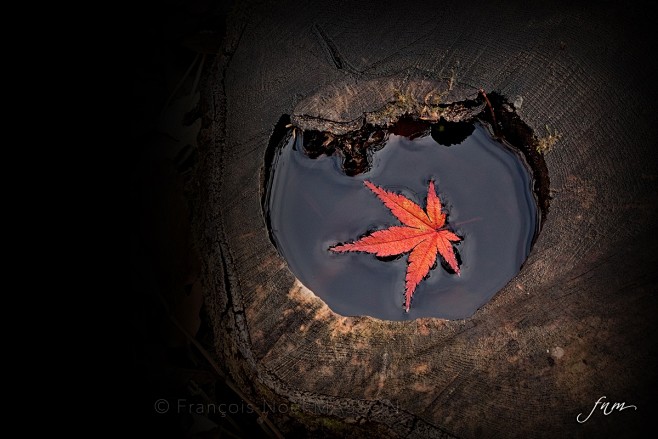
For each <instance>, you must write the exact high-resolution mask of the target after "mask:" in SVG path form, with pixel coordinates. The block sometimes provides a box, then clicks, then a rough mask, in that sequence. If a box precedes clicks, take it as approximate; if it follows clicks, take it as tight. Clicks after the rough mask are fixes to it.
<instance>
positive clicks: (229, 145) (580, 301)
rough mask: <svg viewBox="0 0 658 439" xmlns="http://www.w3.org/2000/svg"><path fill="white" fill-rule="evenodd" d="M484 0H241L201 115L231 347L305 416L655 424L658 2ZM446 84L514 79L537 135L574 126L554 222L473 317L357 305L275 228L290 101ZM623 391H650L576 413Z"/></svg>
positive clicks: (216, 308) (512, 86)
mask: <svg viewBox="0 0 658 439" xmlns="http://www.w3.org/2000/svg"><path fill="white" fill-rule="evenodd" d="M463 3H464V2H440V3H436V2H427V3H424V4H423V3H418V4H414V5H409V4H408V3H406V2H400V3H396V4H394V5H386V6H384V5H381V4H380V3H376V4H367V2H349V3H342V2H331V1H317V2H310V3H303V4H299V2H288V1H283V2H276V3H274V4H259V3H253V4H245V5H240V6H236V8H235V10H234V11H233V15H232V17H231V18H230V20H229V21H228V27H227V35H226V39H225V47H224V50H223V52H222V54H221V55H220V56H219V57H218V59H217V61H216V63H215V65H214V66H213V68H212V70H211V72H210V75H209V77H208V80H207V86H206V89H205V94H204V96H203V106H204V107H203V109H204V112H205V117H204V127H203V129H202V132H201V135H200V139H201V143H202V144H203V149H202V151H201V157H202V160H201V165H200V169H199V174H198V183H199V185H198V194H197V198H196V205H197V217H196V218H197V219H196V226H195V230H196V236H197V241H198V246H199V250H200V253H201V255H202V260H203V261H202V263H203V276H204V283H205V286H204V288H205V291H206V297H205V303H206V308H207V312H208V317H209V319H210V322H211V325H212V328H213V330H214V335H215V345H214V346H212V347H211V350H212V351H213V354H214V355H215V356H216V357H217V358H218V360H219V362H220V363H221V364H224V365H225V367H226V368H227V370H228V371H229V372H230V374H231V376H232V377H233V379H234V380H235V381H236V382H237V383H238V384H239V385H241V386H242V387H243V388H244V389H247V391H248V392H249V393H250V394H251V396H252V398H253V401H255V402H256V403H258V404H261V403H262V404H263V405H264V406H265V411H269V412H270V414H269V416H271V417H272V419H273V420H274V422H275V423H276V424H278V425H279V427H280V428H281V430H282V431H283V432H284V433H285V432H294V431H296V430H293V429H294V428H295V427H294V426H295V425H297V426H299V425H300V424H301V425H303V426H304V428H306V429H308V430H309V431H312V430H314V429H315V430H316V431H320V429H321V430H322V431H323V432H324V433H323V434H330V433H333V434H334V435H336V436H347V437H358V436H369V435H370V436H373V437H382V436H384V437H460V438H475V437H519V438H529V437H567V436H569V437H576V436H587V437H591V436H593V435H600V436H605V437H608V436H618V435H622V434H624V435H626V437H628V435H629V434H631V435H632V433H635V434H637V435H638V436H639V434H640V433H639V432H640V429H641V427H642V426H643V425H645V424H646V425H650V424H649V422H650V418H651V416H652V415H653V412H652V410H653V408H655V403H654V402H653V400H654V399H655V393H654V392H655V387H654V386H653V385H654V384H655V378H654V373H653V370H654V369H655V367H656V365H657V364H656V352H657V350H656V329H657V328H656V323H655V321H656V318H655V311H656V310H658V307H657V306H656V305H657V300H656V284H657V283H656V274H655V272H656V271H655V267H656V266H657V265H658V263H657V262H658V261H657V258H656V256H655V255H656V249H657V248H658V246H657V245H656V236H657V235H656V227H655V225H656V208H655V206H656V203H658V170H657V168H656V163H655V159H654V157H655V152H654V149H655V148H656V145H658V123H656V122H655V111H654V110H655V109H656V102H657V101H658V100H657V99H658V95H657V92H656V88H655V86H654V84H653V81H652V80H653V79H654V78H655V77H656V72H657V71H658V70H657V69H656V61H655V58H654V57H653V54H654V53H656V51H655V48H656V47H655V45H654V43H652V42H651V41H652V38H651V37H652V35H651V33H653V31H652V29H653V24H651V23H650V22H649V19H650V18H651V17H652V16H653V14H652V12H655V11H650V10H649V8H650V7H649V6H641V5H639V6H636V8H635V9H634V10H631V9H627V8H624V7H622V6H621V5H617V4H615V3H612V4H606V5H591V6H588V7H584V6H582V5H572V4H567V3H565V4H564V5H557V4H548V3H546V4H532V5H531V4H528V3H527V2H518V4H510V3H505V4H494V3H491V2H478V3H479V4H478V5H473V4H472V3H471V4H468V5H465V4H463ZM643 8H645V9H643ZM437 84H439V85H437ZM437 87H438V88H437ZM433 88H436V90H437V91H438V92H439V93H440V94H441V96H442V97H443V99H444V101H445V102H456V101H459V100H462V99H466V98H473V97H475V96H476V95H477V93H478V89H479V88H483V89H484V90H487V91H494V90H495V91H496V92H498V93H500V94H501V95H503V96H506V97H507V98H508V99H509V100H510V102H514V105H515V107H516V109H517V113H518V114H519V115H520V116H521V117H522V118H523V120H524V121H525V122H526V123H527V124H528V125H529V126H530V127H531V128H532V129H533V130H534V133H535V135H536V136H537V138H538V139H544V140H547V139H548V140H554V139H555V138H556V133H557V136H559V137H558V140H557V141H556V142H552V141H551V142H549V143H548V144H546V146H550V148H549V149H547V150H546V151H545V160H546V163H547V167H548V172H549V176H550V187H551V197H552V200H551V205H550V212H549V214H548V216H547V218H546V221H545V222H544V224H543V229H542V232H541V234H540V235H539V237H538V239H537V241H536V244H535V245H534V247H533V250H532V252H531V254H530V256H529V258H528V260H527V261H526V263H525V264H524V266H523V268H522V270H521V272H520V273H519V274H518V275H517V276H516V277H515V278H514V279H513V280H512V281H510V282H509V284H508V285H507V286H506V287H505V288H503V289H502V290H501V291H500V292H499V293H498V294H497V295H496V296H495V297H494V298H493V299H492V300H491V301H490V302H489V303H488V304H486V305H485V306H484V307H482V308H481V309H479V310H478V311H477V312H476V313H475V314H474V315H473V316H472V317H471V318H468V319H465V320H457V321H447V320H440V319H419V320H413V321H409V322H389V321H380V320H376V319H372V318H369V317H343V316H340V315H337V314H335V313H333V312H332V311H331V310H330V309H329V308H328V307H327V306H326V305H325V304H324V303H323V302H322V301H321V300H320V299H319V298H318V297H316V296H315V295H314V294H313V292H312V291H310V290H308V289H307V288H305V287H304V286H303V285H301V284H300V283H299V282H298V281H297V280H296V279H295V277H294V276H293V275H292V274H291V272H290V271H289V269H288V267H287V265H286V262H285V261H284V260H283V259H282V258H281V257H280V256H279V255H278V253H277V251H276V249H275V248H274V246H273V245H272V243H271V242H270V240H269V238H268V232H267V229H266V223H265V220H264V218H263V213H262V210H261V197H262V190H263V181H262V179H263V167H264V157H265V151H266V148H267V146H268V142H269V139H270V136H271V134H272V131H273V129H274V126H275V124H276V122H277V121H278V120H279V118H280V117H281V116H282V115H285V114H287V115H293V117H295V116H299V117H302V116H314V117H320V118H322V119H326V120H328V121H330V122H333V123H339V124H340V123H342V124H343V125H344V124H346V123H349V122H350V121H356V120H359V117H362V116H363V114H364V113H366V112H371V111H376V110H379V109H381V108H382V107H383V106H384V105H386V104H387V103H389V102H393V101H395V99H396V93H400V92H402V93H407V94H408V95H410V96H414V97H417V98H418V97H421V96H422V94H423V93H424V92H426V91H428V90H430V89H433ZM549 135H552V136H553V137H551V138H549ZM602 396H605V397H606V399H605V401H608V402H610V406H612V404H613V403H615V402H619V403H621V402H625V403H626V405H630V404H633V405H635V406H637V410H634V409H632V408H631V409H627V410H623V411H618V410H615V411H614V412H613V413H610V414H609V415H607V416H606V415H605V414H604V413H603V412H602V411H601V410H600V407H601V406H600V405H599V409H597V410H596V411H595V412H594V413H593V414H592V415H591V418H590V419H588V420H587V422H584V423H580V422H577V419H576V417H577V416H578V415H579V414H580V413H583V415H582V417H581V418H580V419H581V420H582V419H583V418H584V417H585V416H586V415H587V414H588V413H589V412H590V411H591V410H592V407H593V406H594V404H595V402H596V401H597V400H598V399H599V398H600V397H602ZM260 408H261V409H263V406H261V407H260ZM608 411H609V410H608ZM311 435H313V434H312V433H311Z"/></svg>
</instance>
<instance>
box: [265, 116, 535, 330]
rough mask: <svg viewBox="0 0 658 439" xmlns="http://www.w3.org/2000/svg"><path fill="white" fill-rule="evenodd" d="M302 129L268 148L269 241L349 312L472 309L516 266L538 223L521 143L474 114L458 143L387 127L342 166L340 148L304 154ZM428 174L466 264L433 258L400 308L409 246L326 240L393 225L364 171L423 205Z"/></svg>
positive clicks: (442, 313) (415, 313) (403, 316)
mask: <svg viewBox="0 0 658 439" xmlns="http://www.w3.org/2000/svg"><path fill="white" fill-rule="evenodd" d="M302 136H303V134H301V133H300V131H299V130H298V131H297V135H296V136H293V135H292V133H289V134H288V135H287V136H286V137H285V138H284V140H283V141H282V143H281V145H280V146H279V148H278V150H277V151H276V153H275V155H274V161H273V163H272V167H271V171H270V182H269V185H268V188H267V191H268V196H267V198H266V205H265V210H266V212H265V213H266V215H267V216H268V219H269V224H270V231H271V235H272V238H273V240H274V243H275V245H276V247H277V249H278V250H279V252H280V253H281V255H282V256H283V257H284V258H285V259H286V261H287V262H288V264H289V266H290V269H291V270H292V272H293V273H294V274H295V276H297V278H298V279H299V280H300V281H301V282H302V283H303V284H304V285H306V286H307V287H308V288H309V289H311V290H312V291H313V292H314V293H315V294H316V295H318V296H319V297H321V298H322V299H323V300H324V301H325V302H326V303H327V304H328V305H329V307H330V308H331V309H332V310H334V311H335V312H337V313H338V314H341V315H345V316H355V315H368V316H372V317H375V318H379V319H386V320H409V319H414V318H419V317H439V318H446V319H461V318H466V317H469V316H471V315H472V314H473V313H474V312H475V311H476V310H477V309H478V308H479V307H481V306H482V305H483V304H485V303H486V302H487V301H488V300H489V299H491V297H492V296H493V295H494V294H496V292H498V291H499V290H500V289H501V288H502V287H504V286H505V285H506V284H507V283H508V282H509V281H510V279H512V278H513V277H514V276H515V275H516V274H517V273H518V272H519V270H520V268H521V265H522V264H523V262H524V261H525V259H526V257H527V256H528V253H529V251H530V247H531V245H532V242H533V239H534V237H535V234H536V233H537V230H538V222H539V215H538V208H537V202H536V201H535V198H534V197H533V192H532V185H533V181H532V176H531V173H530V171H529V169H528V167H527V166H526V165H525V162H524V161H523V159H522V157H521V155H520V154H519V153H518V152H517V151H516V150H513V149H512V148H510V147H509V146H507V145H505V144H504V143H502V142H500V141H498V140H495V139H493V138H492V136H491V135H490V134H489V132H488V130H487V128H486V127H485V126H483V125H481V124H480V123H476V124H475V125H474V130H473V132H472V134H471V135H470V136H468V137H467V138H466V139H465V140H464V141H462V142H461V143H459V144H457V145H452V146H450V147H447V146H443V145H439V144H438V143H437V142H436V141H435V140H434V139H433V138H432V137H431V136H430V135H425V136H422V137H418V138H415V139H413V140H410V139H409V138H406V137H403V136H399V135H395V134H389V135H388V138H387V140H386V143H385V145H384V147H383V148H382V149H380V150H378V151H376V152H374V153H373V157H372V166H371V168H370V170H369V171H367V172H365V173H363V174H359V175H357V176H347V175H345V173H344V172H343V171H342V169H341V160H340V158H339V157H336V156H335V155H334V156H331V157H328V156H326V155H322V156H320V157H317V158H309V157H308V156H307V155H306V154H304V152H303V146H302V145H303V139H302ZM430 179H432V180H434V182H435V184H436V188H437V191H438V193H439V196H440V198H441V201H442V203H443V207H444V212H447V213H448V217H447V221H448V224H449V226H450V228H451V229H452V230H453V231H455V232H456V233H457V234H458V235H459V236H461V237H462V238H463V240H462V241H461V242H460V243H458V244H457V245H456V247H455V248H456V250H457V252H458V253H459V258H460V260H461V264H460V269H461V276H456V275H455V274H451V273H449V272H448V271H447V270H446V269H445V268H444V267H442V266H441V264H438V265H437V266H436V267H434V268H433V269H432V270H431V271H430V274H429V277H428V278H426V279H425V280H423V281H422V282H421V283H420V284H419V285H418V287H417V288H416V291H415V293H414V296H413V301H412V303H411V309H410V311H409V313H406V312H405V311H404V307H403V304H404V279H405V273H406V264H407V257H408V255H407V254H405V255H403V256H402V257H400V258H398V259H395V260H389V261H383V260H380V259H377V258H376V257H375V256H374V255H371V254H366V253H342V254H337V253H333V252H330V251H329V250H328V248H329V247H330V246H332V245H335V244H337V243H343V242H350V241H353V240H355V239H357V238H359V237H360V236H362V235H364V234H365V233H367V232H371V231H374V230H377V229H384V228H387V227H389V226H392V225H399V224H400V223H399V221H398V220H397V219H396V218H395V217H394V216H393V215H392V214H391V213H390V211H389V210H388V209H387V208H386V207H385V206H384V205H383V204H382V203H381V202H380V201H379V200H378V199H377V197H376V196H375V195H374V194H373V193H372V192H370V190H368V189H367V188H366V187H365V186H364V184H363V181H364V180H369V181H372V182H373V183H375V184H376V185H378V186H383V187H384V188H385V189H387V190H390V191H395V192H399V193H402V194H403V195H405V196H407V197H408V198H410V199H412V200H414V201H415V202H416V203H418V204H420V205H421V206H422V207H423V208H424V207H425V197H426V194H427V186H428V182H429V180H430Z"/></svg>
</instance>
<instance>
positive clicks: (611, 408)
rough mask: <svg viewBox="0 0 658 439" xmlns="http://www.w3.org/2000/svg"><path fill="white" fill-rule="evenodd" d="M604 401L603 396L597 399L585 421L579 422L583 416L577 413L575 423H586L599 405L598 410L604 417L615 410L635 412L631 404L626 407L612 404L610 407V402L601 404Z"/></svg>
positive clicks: (635, 408)
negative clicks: (631, 410)
mask: <svg viewBox="0 0 658 439" xmlns="http://www.w3.org/2000/svg"><path fill="white" fill-rule="evenodd" d="M604 400H605V396H602V397H600V398H599V399H597V400H596V402H595V403H594V407H592V410H591V411H590V412H589V415H587V417H586V418H585V419H583V420H582V421H581V420H580V418H581V416H583V414H582V413H578V416H576V421H578V422H579V423H580V424H584V423H585V422H587V420H588V419H589V418H591V417H592V413H594V410H596V408H597V407H598V406H599V405H600V406H601V407H599V410H601V411H603V415H604V416H608V415H609V414H611V413H612V412H614V411H615V410H617V411H620V412H621V411H622V410H626V409H633V410H637V406H635V405H633V404H629V405H626V403H625V402H615V403H612V405H610V402H603V401H604Z"/></svg>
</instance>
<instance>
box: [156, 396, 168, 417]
mask: <svg viewBox="0 0 658 439" xmlns="http://www.w3.org/2000/svg"><path fill="white" fill-rule="evenodd" d="M153 409H154V410H155V412H156V413H158V414H160V415H162V414H165V413H167V412H168V411H169V401H167V400H166V399H158V400H157V401H155V404H153Z"/></svg>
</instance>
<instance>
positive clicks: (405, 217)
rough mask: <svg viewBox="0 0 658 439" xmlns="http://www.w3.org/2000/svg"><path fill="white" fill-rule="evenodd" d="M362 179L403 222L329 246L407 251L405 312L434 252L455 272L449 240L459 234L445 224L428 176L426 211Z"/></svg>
mask: <svg viewBox="0 0 658 439" xmlns="http://www.w3.org/2000/svg"><path fill="white" fill-rule="evenodd" d="M364 183H365V185H366V186H367V187H368V189H370V190H371V191H373V192H374V193H375V194H376V195H377V197H378V198H379V199H380V200H382V202H383V203H384V205H386V207H388V208H389V209H390V210H391V212H392V213H393V215H395V216H396V217H397V218H398V219H399V220H400V221H401V222H402V224H404V225H403V226H392V227H389V228H388V229H384V230H377V231H376V232H373V233H372V234H370V235H367V236H364V237H363V238H361V239H359V240H358V241H356V242H352V243H349V244H342V245H336V246H334V247H331V248H330V250H331V251H334V252H341V253H342V252H367V253H374V254H375V255H377V256H395V255H400V254H402V253H407V252H409V251H410V252H411V253H410V254H409V262H408V265H407V277H406V284H405V293H404V295H405V299H406V301H405V307H406V311H407V312H409V305H410V303H411V296H412V295H413V293H414V291H415V289H416V287H417V286H418V284H419V283H420V281H422V280H423V278H425V276H427V274H428V273H429V272H430V269H431V268H432V266H433V265H434V263H435V262H436V254H437V252H438V253H439V254H440V255H441V257H443V259H445V261H446V262H447V263H448V265H450V268H452V269H453V270H454V271H455V273H457V275H459V265H458V263H457V258H455V252H454V251H453V248H452V243H453V242H457V241H460V240H461V238H459V236H457V235H455V234H454V233H452V232H451V231H450V230H448V229H446V227H445V226H446V216H445V214H444V213H441V201H440V200H439V197H438V196H437V195H436V192H435V190H434V182H433V181H431V180H430V184H429V187H428V189H427V207H426V211H427V212H425V211H423V209H422V208H421V207H420V206H419V205H418V204H416V203H414V202H413V201H411V200H410V199H408V198H406V197H405V196H403V195H400V194H396V193H393V192H389V191H387V190H385V189H382V188H381V187H378V186H375V185H374V184H372V183H371V182H369V181H364Z"/></svg>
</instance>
